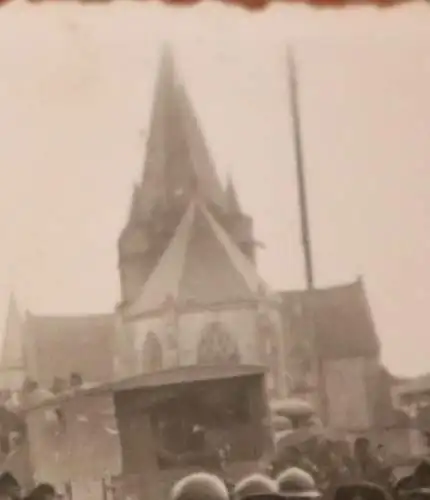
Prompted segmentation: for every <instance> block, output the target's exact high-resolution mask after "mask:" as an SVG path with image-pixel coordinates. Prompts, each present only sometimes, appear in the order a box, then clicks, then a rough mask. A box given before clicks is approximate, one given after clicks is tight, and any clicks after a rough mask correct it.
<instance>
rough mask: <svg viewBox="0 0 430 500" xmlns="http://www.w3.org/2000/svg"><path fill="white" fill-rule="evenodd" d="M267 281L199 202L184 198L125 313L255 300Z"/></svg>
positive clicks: (263, 291)
mask: <svg viewBox="0 0 430 500" xmlns="http://www.w3.org/2000/svg"><path fill="white" fill-rule="evenodd" d="M266 292H267V285H266V284H265V283H264V281H263V280H262V279H261V278H260V276H259V275H258V272H257V270H256V268H255V267H254V265H253V264H252V263H251V262H250V261H249V260H248V259H247V258H246V257H245V255H244V254H243V253H242V252H241V250H239V248H238V247H237V246H236V245H235V243H233V241H232V240H231V238H230V236H229V235H228V234H227V233H226V232H225V230H224V229H223V228H222V226H221V225H220V224H219V223H218V222H217V221H216V219H215V218H214V217H213V216H212V215H211V213H210V211H209V210H208V208H207V207H206V206H205V204H204V203H202V202H200V201H198V200H194V201H192V202H191V203H190V205H189V207H188V209H187V211H186V213H185V215H184V217H183V219H182V221H181V223H180V224H179V226H178V228H177V230H176V232H175V235H174V236H173V238H172V240H171V242H170V245H169V246H168V248H167V250H166V251H165V252H164V254H163V255H162V257H161V259H160V261H159V263H158V265H157V266H156V267H155V269H154V271H153V272H152V274H151V275H150V277H149V278H148V280H147V282H146V284H145V285H144V286H143V289H142V293H141V294H140V296H139V297H138V299H137V300H136V301H135V302H134V303H133V304H131V306H129V308H128V309H127V310H126V312H125V314H126V315H127V316H134V315H139V314H142V313H145V312H149V311H154V310H157V309H158V308H160V307H162V306H163V305H164V303H165V302H166V300H168V299H169V300H172V299H173V300H174V301H175V302H176V303H177V304H178V305H186V304H190V303H192V304H198V305H203V306H207V305H210V304H217V303H225V302H231V301H246V300H255V299H257V298H258V297H260V296H261V294H262V293H266Z"/></svg>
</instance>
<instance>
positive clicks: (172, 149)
mask: <svg viewBox="0 0 430 500" xmlns="http://www.w3.org/2000/svg"><path fill="white" fill-rule="evenodd" d="M150 120H151V122H150V127H149V133H148V139H147V145H146V160H145V165H144V170H143V177H142V193H141V197H142V202H143V205H142V209H143V210H144V211H145V210H147V211H150V210H151V209H152V208H153V207H154V206H155V205H165V206H166V205H167V206H169V205H171V204H172V203H174V204H175V203H176V202H177V201H178V200H181V199H184V201H185V202H186V201H188V200H189V198H190V196H191V195H192V193H193V192H195V191H196V188H197V189H198V191H199V192H200V195H201V196H202V197H203V198H204V199H205V200H206V202H207V203H208V204H210V205H216V206H218V207H219V208H222V209H225V199H224V192H223V189H222V186H221V183H220V180H219V178H218V175H217V172H216V168H215V165H214V162H213V160H212V157H211V154H210V152H209V150H208V147H207V144H206V142H205V140H204V137H203V134H202V131H201V128H200V125H199V123H198V119H197V117H196V115H195V112H194V109H193V106H192V104H191V101H190V99H189V96H188V94H187V92H186V89H185V87H184V86H183V84H182V82H180V81H179V80H178V78H177V73H176V68H175V63H174V58H173V54H172V52H171V50H170V49H169V47H167V46H166V47H164V49H163V52H162V55H161V62H160V69H159V73H158V76H157V80H156V84H155V96H154V103H153V108H152V115H151V118H150Z"/></svg>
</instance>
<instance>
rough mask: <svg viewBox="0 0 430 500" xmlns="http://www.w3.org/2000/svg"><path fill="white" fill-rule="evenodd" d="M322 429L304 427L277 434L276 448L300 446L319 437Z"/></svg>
mask: <svg viewBox="0 0 430 500" xmlns="http://www.w3.org/2000/svg"><path fill="white" fill-rule="evenodd" d="M319 435H320V431H316V430H315V429H312V428H303V429H297V430H286V431H281V432H277V433H276V434H275V445H276V449H277V450H279V449H282V448H288V447H290V448H291V447H295V448H297V447H300V446H302V445H303V444H306V443H308V442H309V441H310V440H312V439H315V438H317V437H319Z"/></svg>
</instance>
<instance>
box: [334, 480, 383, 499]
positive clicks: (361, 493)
mask: <svg viewBox="0 0 430 500" xmlns="http://www.w3.org/2000/svg"><path fill="white" fill-rule="evenodd" d="M390 499H391V496H390V494H389V493H388V491H386V490H385V489H384V488H382V487H381V486H379V485H378V484H375V483H370V482H366V481H362V482H357V483H350V484H344V485H341V486H339V487H338V488H336V491H335V493H334V496H333V500H390Z"/></svg>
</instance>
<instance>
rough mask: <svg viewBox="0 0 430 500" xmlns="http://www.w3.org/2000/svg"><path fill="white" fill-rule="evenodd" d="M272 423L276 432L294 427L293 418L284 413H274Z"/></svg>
mask: <svg viewBox="0 0 430 500" xmlns="http://www.w3.org/2000/svg"><path fill="white" fill-rule="evenodd" d="M271 424H272V427H273V429H274V430H275V432H279V431H287V430H291V429H292V423H291V420H290V419H289V418H288V417H285V416H284V415H276V414H275V415H272V417H271Z"/></svg>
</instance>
